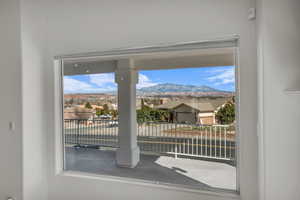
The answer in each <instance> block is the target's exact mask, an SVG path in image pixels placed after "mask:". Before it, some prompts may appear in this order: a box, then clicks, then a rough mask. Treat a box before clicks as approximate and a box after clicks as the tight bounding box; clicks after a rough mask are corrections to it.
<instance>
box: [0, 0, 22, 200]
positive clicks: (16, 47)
mask: <svg viewBox="0 0 300 200" xmlns="http://www.w3.org/2000/svg"><path fill="white" fill-rule="evenodd" d="M19 3H20V2H19V1H18V0H10V1H0V68H1V72H0V110H1V112H0V113H1V114H0V137H1V138H0V158H1V162H0V199H4V198H7V197H8V196H10V195H13V196H14V197H16V198H18V199H21V195H22V185H21V183H22V144H21V141H22V120H21V119H22V110H21V101H22V95H21V40H20V37H21V36H20V35H21V34H20V4H19ZM10 121H13V122H15V125H16V129H15V131H13V132H11V131H9V122H10Z"/></svg>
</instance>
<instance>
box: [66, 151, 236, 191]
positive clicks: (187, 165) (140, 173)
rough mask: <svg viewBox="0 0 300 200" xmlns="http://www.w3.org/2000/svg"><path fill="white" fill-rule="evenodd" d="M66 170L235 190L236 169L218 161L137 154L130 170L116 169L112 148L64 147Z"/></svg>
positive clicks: (202, 187)
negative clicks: (136, 160)
mask: <svg viewBox="0 0 300 200" xmlns="http://www.w3.org/2000/svg"><path fill="white" fill-rule="evenodd" d="M66 169H67V170H71V171H81V172H87V173H95V174H101V175H110V176H119V177H127V178H134V179H142V180H146V181H154V182H160V183H168V184H176V185H185V186H188V187H193V188H198V189H205V190H211V189H216V188H218V189H225V190H235V189H236V168H235V167H233V166H231V165H229V164H224V163H220V162H212V161H203V160H192V159H186V158H177V159H175V158H174V157H168V156H153V155H141V159H140V162H139V164H138V165H137V166H136V167H135V168H134V169H128V168H120V167H118V166H117V165H116V162H115V151H108V150H98V149H89V148H74V147H66Z"/></svg>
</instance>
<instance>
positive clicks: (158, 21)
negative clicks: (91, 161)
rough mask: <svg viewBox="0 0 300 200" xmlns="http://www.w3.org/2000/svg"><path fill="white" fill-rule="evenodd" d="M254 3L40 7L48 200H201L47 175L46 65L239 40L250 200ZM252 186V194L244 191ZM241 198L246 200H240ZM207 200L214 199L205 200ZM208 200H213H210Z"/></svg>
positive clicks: (92, 2)
mask: <svg viewBox="0 0 300 200" xmlns="http://www.w3.org/2000/svg"><path fill="white" fill-rule="evenodd" d="M254 3H255V2H254V1H253V0H244V1H240V0H228V1H220V0H200V1H199V0H191V1H188V2H187V1H182V0H173V1H116V0H111V1H104V0H102V1H98V0H97V1H96V0H88V1H71V0H65V1H47V2H46V3H45V5H44V6H43V7H42V8H41V9H42V10H43V12H44V14H45V15H46V18H47V22H46V23H47V26H46V28H47V30H46V31H47V40H46V48H47V50H46V54H45V59H46V65H45V66H44V67H45V70H46V74H47V76H46V77H45V78H46V79H45V81H47V84H46V87H45V90H46V91H47V92H48V93H47V96H46V98H45V99H47V103H46V105H47V108H46V109H47V110H46V111H47V116H48V119H47V122H48V128H47V130H48V140H47V141H48V143H49V149H48V152H49V158H50V159H49V177H48V184H49V199H55V200H60V199H73V200H77V199H78V200H79V199H91V200H94V199H99V198H103V199H129V198H135V199H173V200H176V199H206V198H203V196H202V198H201V196H200V195H198V194H196V193H191V192H179V191H178V192H171V191H170V190H166V189H158V188H155V187H153V188H152V187H145V186H144V187H143V186H138V185H134V184H126V183H122V182H115V181H109V180H102V181H100V180H97V179H88V178H78V177H64V176H55V175H54V170H53V166H54V133H53V132H54V129H53V127H54V120H53V119H54V114H53V111H54V104H53V96H54V93H53V91H54V89H53V86H54V77H53V57H54V56H55V55H59V54H70V53H80V52H89V51H103V50H109V49H113V48H119V47H132V46H143V45H153V44H159V43H172V42H183V41H192V40H206V39H214V38H219V37H224V36H228V35H233V34H238V35H240V37H241V40H240V52H239V53H240V65H241V72H240V73H241V74H242V76H243V79H242V80H241V104H242V110H241V113H242V114H241V116H240V117H241V121H242V129H241V134H243V135H244V137H243V140H242V141H241V145H242V147H243V148H245V149H251V151H247V152H246V151H243V155H242V156H241V159H242V160H243V163H244V164H243V165H242V166H241V171H242V177H241V179H242V180H243V181H242V182H241V194H242V196H243V197H244V199H251V200H252V199H257V198H256V194H257V193H256V192H257V188H256V186H257V180H256V179H257V176H256V174H257V171H256V169H257V167H256V166H257V160H256V153H257V151H256V149H257V145H256V144H257V140H256V116H257V114H256V110H255V109H253V108H256V106H257V104H256V88H257V85H256V42H255V41H256V40H255V22H254V21H248V19H247V11H248V8H250V7H253V6H254ZM249 186H251V187H249ZM246 197H248V198H246ZM211 199H213V198H211ZM214 199H215V198H214ZM223 199H224V198H223Z"/></svg>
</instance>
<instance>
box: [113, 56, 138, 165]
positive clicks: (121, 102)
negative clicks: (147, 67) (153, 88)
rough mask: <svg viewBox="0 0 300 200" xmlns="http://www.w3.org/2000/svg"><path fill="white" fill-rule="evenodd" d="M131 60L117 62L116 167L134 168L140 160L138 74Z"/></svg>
mask: <svg viewBox="0 0 300 200" xmlns="http://www.w3.org/2000/svg"><path fill="white" fill-rule="evenodd" d="M133 66H134V65H133V61H132V60H131V59H123V60H119V61H118V67H117V71H116V83H117V84H118V110H119V136H118V137H119V148H118V150H117V158H116V159H117V165H118V166H120V167H129V168H134V167H135V166H136V165H137V164H138V162H139V160H140V150H139V147H138V145H137V122H136V84H137V82H138V73H137V71H136V70H135V69H133Z"/></svg>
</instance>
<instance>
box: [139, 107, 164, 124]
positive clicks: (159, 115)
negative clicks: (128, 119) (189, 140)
mask: <svg viewBox="0 0 300 200" xmlns="http://www.w3.org/2000/svg"><path fill="white" fill-rule="evenodd" d="M136 114H137V121H138V122H139V123H143V122H148V121H155V122H157V121H166V120H167V119H168V117H169V112H168V111H163V110H156V109H153V108H150V107H148V106H145V105H144V106H143V107H142V108H141V109H139V110H137V111H136Z"/></svg>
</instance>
